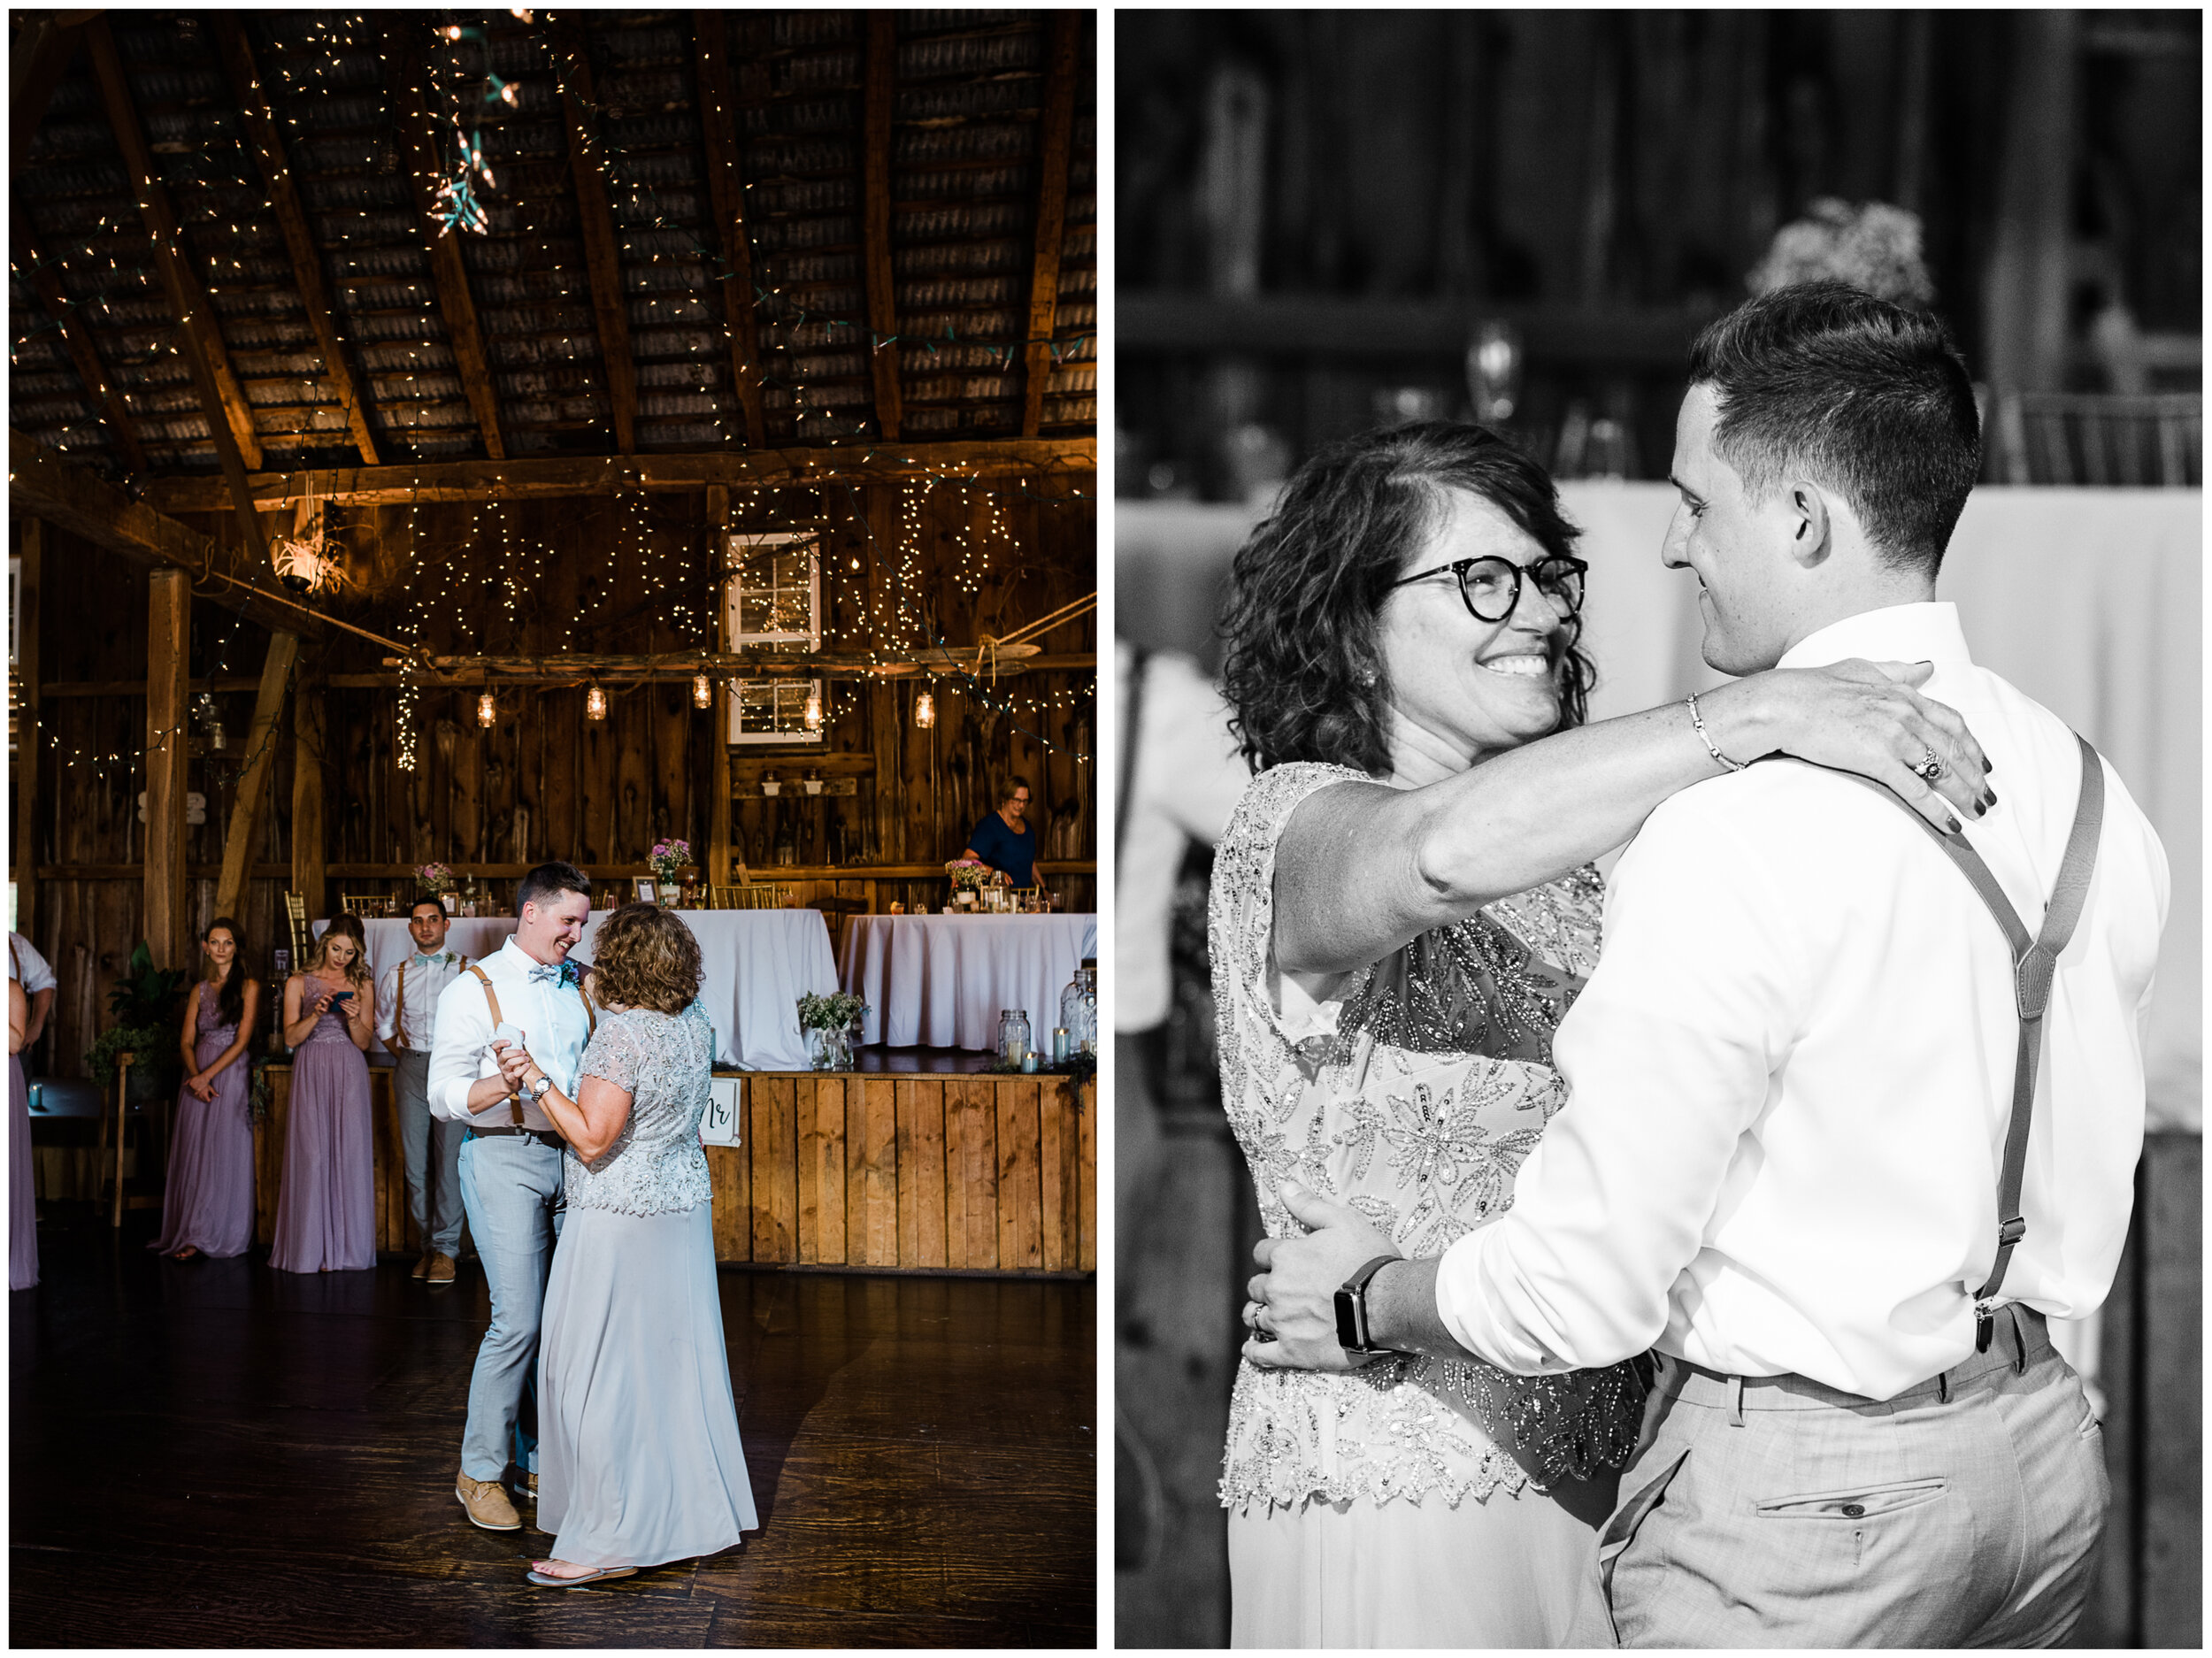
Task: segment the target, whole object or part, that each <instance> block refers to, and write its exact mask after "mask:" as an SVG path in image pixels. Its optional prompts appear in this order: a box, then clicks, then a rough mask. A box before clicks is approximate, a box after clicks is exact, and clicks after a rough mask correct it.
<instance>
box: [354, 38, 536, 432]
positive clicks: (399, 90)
mask: <svg viewBox="0 0 2212 1658" xmlns="http://www.w3.org/2000/svg"><path fill="white" fill-rule="evenodd" d="M384 58H385V62H386V63H387V64H388V65H390V68H391V92H392V110H393V114H394V117H395V119H396V120H397V122H398V124H399V134H400V148H401V150H402V152H403V163H402V165H404V166H405V167H406V169H407V177H408V179H409V180H410V182H411V183H412V185H413V186H414V190H415V206H416V210H417V211H418V212H419V215H420V217H419V219H418V220H417V226H418V232H419V234H421V235H422V236H423V237H424V239H425V243H426V251H427V252H428V254H429V256H430V277H431V282H432V284H433V286H434V287H435V288H436V289H437V294H438V309H439V311H441V312H442V313H443V315H444V317H445V326H446V338H447V340H448V342H449V343H450V344H451V346H452V348H453V359H454V361H455V363H456V364H457V365H459V368H460V371H461V385H462V388H463V389H465V391H466V392H467V393H468V400H469V407H470V409H471V410H472V411H474V412H475V415H476V429H477V431H478V432H479V433H480V434H482V437H483V440H484V452H485V453H486V454H487V455H489V456H490V457H492V459H494V460H495V461H499V460H504V459H506V458H507V445H506V442H505V441H504V440H503V438H502V437H501V436H500V432H499V399H498V397H497V395H495V392H494V389H493V386H492V371H491V361H490V359H489V358H488V357H486V355H485V353H484V334H483V330H482V329H481V328H480V327H479V326H478V325H477V320H476V302H475V301H474V300H473V299H472V298H470V296H469V278H468V267H467V265H465V264H464V263H463V261H462V258H461V249H460V245H459V243H458V242H456V241H455V240H454V237H453V234H451V233H447V234H442V235H441V234H435V233H434V232H433V231H432V230H431V229H430V227H429V221H430V220H431V219H433V218H434V216H435V215H436V212H437V206H438V186H437V182H436V181H437V179H438V177H439V168H438V160H437V152H436V151H435V150H434V148H433V147H432V144H431V141H430V122H429V118H428V116H427V114H426V111H425V110H424V108H423V102H422V83H423V58H422V52H421V50H420V49H419V47H418V46H417V45H416V44H415V42H413V40H412V38H411V35H409V34H408V31H407V27H406V25H405V24H404V23H402V22H393V23H389V24H388V25H387V26H386V32H385V53H384Z"/></svg>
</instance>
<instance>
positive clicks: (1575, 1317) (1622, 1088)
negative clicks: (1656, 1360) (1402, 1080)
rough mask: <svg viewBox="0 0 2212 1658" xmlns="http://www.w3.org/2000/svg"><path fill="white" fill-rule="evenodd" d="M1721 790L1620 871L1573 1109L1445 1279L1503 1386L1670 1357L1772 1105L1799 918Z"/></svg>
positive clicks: (1798, 973)
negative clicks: (1700, 1262) (1693, 1274)
mask: <svg viewBox="0 0 2212 1658" xmlns="http://www.w3.org/2000/svg"><path fill="white" fill-rule="evenodd" d="M1725 784H1726V779H1720V780H1717V782H1716V783H1714V784H1710V785H1706V786H1703V787H1701V788H1700V789H1698V790H1693V791H1690V792H1688V793H1687V794H1683V795H1678V796H1677V797H1676V800H1675V801H1673V802H1668V804H1667V805H1664V806H1662V807H1661V808H1660V809H1659V810H1658V811H1657V812H1655V813H1654V814H1653V816H1652V817H1651V818H1650V819H1649V820H1648V822H1647V824H1646V825H1645V827H1644V829H1643V831H1642V832H1641V833H1640V834H1639V835H1638V837H1637V839H1636V840H1635V841H1634V842H1633V843H1632V845H1631V846H1630V848H1629V849H1628V851H1627V852H1626V853H1625V854H1624V856H1623V857H1622V859H1621V862H1620V864H1619V867H1618V869H1617V871H1616V873H1615V875H1614V879H1613V882H1612V884H1611V887H1610V891H1609V895H1608V898H1607V902H1606V911H1605V948H1604V954H1603V956H1602V957H1601V961H1600V963H1599V965H1598V968H1597V970H1596V971H1595V972H1594V974H1593V975H1592V977H1591V979H1590V981H1589V983H1588V985H1587V986H1586V987H1585V988H1584V990H1583V992H1582V994H1581V996H1580V998H1579V999H1578V1001H1577V1002H1576V1004H1575V1006H1574V1008H1573V1009H1571V1011H1570V1012H1569V1014H1568V1015H1567V1017H1566V1018H1565V1020H1563V1022H1562V1024H1561V1025H1560V1026H1559V1030H1558V1032H1557V1034H1556V1037H1555V1040H1554V1044H1553V1055H1554V1060H1555V1063H1556V1065H1557V1067H1558V1070H1559V1072H1560V1074H1561V1076H1562V1078H1563V1079H1564V1080H1565V1081H1566V1083H1567V1085H1568V1088H1569V1094H1568V1103H1567V1105H1566V1107H1565V1108H1564V1109H1562V1110H1561V1111H1560V1113H1559V1114H1558V1116H1556V1117H1554V1118H1553V1119H1552V1121H1551V1123H1550V1125H1548V1127H1547V1128H1546V1130H1545V1133H1544V1138H1543V1140H1542V1141H1541V1143H1540V1145H1539V1146H1538V1147H1537V1148H1536V1150H1535V1151H1534V1152H1532V1154H1531V1155H1530V1156H1529V1159H1528V1161H1527V1162H1526V1163H1525V1164H1524V1165H1523V1166H1522V1168H1521V1171H1520V1175H1519V1178H1518V1179H1517V1182H1516V1185H1515V1189H1514V1196H1513V1205H1512V1207H1511V1209H1509V1210H1508V1211H1507V1212H1506V1213H1505V1214H1504V1215H1502V1217H1499V1218H1498V1219H1497V1220H1496V1221H1495V1222H1494V1223H1492V1224H1489V1225H1486V1226H1484V1227H1481V1228H1479V1229H1478V1230H1477V1231H1475V1232H1471V1233H1469V1234H1468V1235H1467V1236H1466V1237H1464V1238H1462V1239H1460V1240H1458V1241H1457V1242H1456V1243H1455V1244H1454V1245H1453V1246H1452V1247H1451V1248H1450V1249H1449V1250H1448V1251H1447V1252H1446V1254H1445V1255H1444V1257H1443V1261H1442V1263H1441V1265H1440V1268H1439V1270H1438V1274H1437V1280H1436V1305H1437V1311H1438V1313H1439V1315H1440V1317H1441V1318H1442V1320H1443V1323H1444V1324H1445V1327H1446V1328H1447V1329H1448V1330H1449V1331H1451V1332H1452V1333H1453V1335H1454V1336H1455V1338H1456V1339H1458V1341H1459V1342H1460V1343H1461V1345H1462V1346H1463V1347H1466V1348H1468V1349H1469V1350H1470V1351H1471V1352H1474V1353H1477V1354H1479V1355H1481V1356H1482V1357H1484V1358H1486V1359H1487V1360H1489V1361H1490V1362H1493V1363H1494V1364H1496V1365H1498V1366H1499V1367H1500V1368H1502V1369H1503V1370H1509V1371H1513V1372H1516V1373H1518V1374H1521V1375H1536V1374H1541V1373H1545V1372H1551V1371H1560V1370H1580V1369H1596V1368H1598V1367H1600V1366H1603V1365H1607V1364H1612V1363H1616V1362H1618V1361H1620V1360H1622V1359H1624V1358H1627V1357H1629V1356H1631V1355H1634V1354H1637V1353H1640V1352H1642V1351H1643V1350H1645V1349H1646V1348H1647V1347H1650V1346H1651V1345H1652V1344H1653V1343H1654V1342H1655V1340H1656V1339H1658V1338H1659V1336H1660V1335H1661V1333H1662V1332H1663V1330H1664V1329H1665V1327H1666V1325H1667V1322H1668V1315H1669V1295H1670V1293H1671V1291H1672V1290H1673V1288H1674V1286H1675V1285H1676V1284H1677V1282H1678V1280H1679V1279H1680V1278H1682V1277H1683V1275H1684V1273H1685V1271H1686V1270H1691V1269H1692V1265H1693V1263H1694V1260H1695V1259H1696V1257H1697V1256H1698V1255H1699V1252H1700V1250H1701V1247H1702V1240H1703V1238H1704V1235H1705V1232H1706V1228H1707V1225H1708V1223H1709V1221H1710V1220H1711V1219H1712V1217H1713V1215H1714V1212H1715V1209H1716V1207H1717V1205H1718V1204H1719V1203H1720V1202H1721V1201H1722V1200H1723V1196H1724V1187H1725V1184H1726V1181H1727V1178H1728V1175H1729V1171H1730V1168H1731V1165H1732V1162H1733V1161H1734V1159H1735V1158H1736V1156H1737V1153H1738V1148H1739V1141H1740V1139H1741V1137H1742V1135H1743V1133H1744V1132H1745V1131H1746V1130H1747V1128H1749V1127H1750V1126H1751V1125H1752V1124H1753V1123H1754V1122H1755V1120H1756V1119H1757V1118H1758V1117H1759V1115H1760V1113H1761V1111H1762V1110H1763V1109H1764V1108H1765V1107H1766V1105H1767V1103H1768V1097H1769V1089H1770V1078H1771V1077H1772V1075H1773V1073H1774V1071H1775V1069H1776V1067H1777V1066H1778V1064H1779V1063H1780V1062H1781V1059H1782V1056H1783V1055H1785V1054H1786V1051H1787V1048H1788V1045H1789V1043H1790V1040H1791V1037H1792V1032H1793V1027H1794V1025H1795V1024H1796V1020H1797V1016H1796V1012H1795V1008H1796V1004H1797V1002H1798V1000H1799V997H1800V995H1801V983H1802V980H1803V972H1802V964H1801V962H1800V961H1799V960H1798V959H1797V957H1798V956H1799V949H1798V948H1797V947H1796V946H1795V945H1794V943H1793V940H1790V939H1789V938H1787V937H1786V935H1785V934H1784V933H1783V931H1782V930H1781V928H1780V927H1779V926H1778V922H1781V921H1783V920H1785V919H1786V916H1787V909H1786V906H1783V905H1780V904H1778V903H1777V902H1775V898H1776V894H1774V893H1773V891H1772V890H1771V889H1770V886H1769V885H1768V884H1767V883H1766V882H1765V881H1764V880H1763V879H1762V877H1763V874H1764V871H1763V867H1762V866H1761V864H1760V862H1759V860H1758V859H1757V858H1756V857H1754V856H1748V854H1749V853H1750V851H1751V848H1749V846H1748V845H1747V844H1746V843H1745V842H1744V841H1742V840H1741V839H1740V837H1739V836H1738V835H1737V834H1736V833H1732V826H1731V825H1730V824H1729V823H1728V822H1727V820H1726V819H1725V818H1724V817H1722V816H1721V815H1720V814H1719V813H1717V812H1716V811H1714V810H1710V807H1711V806H1712V805H1713V804H1714V803H1715V800H1716V799H1717V797H1720V796H1724V795H1725V794H1728V793H1729V791H1728V790H1727V788H1726V787H1725ZM1708 791H1710V794H1708ZM1700 794H1708V798H1707V799H1706V800H1704V801H1701V802H1700V801H1696V800H1695V799H1694V797H1695V796H1697V795H1700ZM1698 806H1703V807H1705V808H1707V810H1696V808H1697V807H1698Z"/></svg>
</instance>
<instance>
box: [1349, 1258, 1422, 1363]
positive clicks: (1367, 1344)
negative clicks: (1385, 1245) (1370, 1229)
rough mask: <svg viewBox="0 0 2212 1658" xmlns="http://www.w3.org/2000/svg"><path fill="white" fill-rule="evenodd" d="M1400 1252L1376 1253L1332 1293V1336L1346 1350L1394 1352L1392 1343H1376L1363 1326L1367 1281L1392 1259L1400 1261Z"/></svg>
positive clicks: (1365, 1322)
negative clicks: (1334, 1316)
mask: <svg viewBox="0 0 2212 1658" xmlns="http://www.w3.org/2000/svg"><path fill="white" fill-rule="evenodd" d="M1404 1259H1405V1257H1404V1256H1403V1255H1377V1256H1376V1257H1375V1258H1374V1259H1373V1260H1372V1261H1370V1262H1369V1263H1367V1264H1366V1265H1365V1266H1363V1267H1362V1268H1361V1269H1360V1270H1358V1271H1356V1272H1355V1273H1353V1274H1352V1276H1351V1277H1350V1278H1347V1279H1345V1280H1344V1284H1343V1286H1342V1287H1341V1288H1340V1289H1339V1290H1338V1291H1337V1293H1336V1340H1337V1345H1338V1346H1339V1347H1342V1348H1343V1349H1344V1350H1345V1351H1346V1352H1347V1353H1394V1352H1395V1351H1397V1349H1396V1348H1394V1347H1382V1346H1379V1345H1378V1344H1377V1343H1376V1342H1375V1341H1374V1340H1373V1339H1371V1336H1370V1333H1369V1332H1368V1328H1367V1285H1368V1281H1369V1280H1370V1279H1371V1278H1373V1277H1374V1276H1375V1274H1376V1273H1378V1272H1379V1271H1381V1270H1383V1268H1385V1267H1386V1266H1388V1265H1389V1264H1390V1263H1392V1262H1393V1261H1402V1260H1404Z"/></svg>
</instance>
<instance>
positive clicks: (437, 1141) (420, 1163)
mask: <svg viewBox="0 0 2212 1658" xmlns="http://www.w3.org/2000/svg"><path fill="white" fill-rule="evenodd" d="M392 1093H393V1094H394V1095H395V1096H396V1097H397V1099H398V1101H399V1151H400V1157H401V1160H402V1161H403V1163H404V1164H405V1166H406V1170H407V1208H408V1211H409V1213H411V1215H413V1216H414V1217H415V1236H416V1237H418V1238H419V1239H420V1240H422V1246H423V1247H424V1248H425V1249H428V1250H434V1251H436V1252H437V1253H438V1254H439V1255H444V1256H447V1257H448V1258H449V1259H450V1258H451V1257H452V1256H454V1255H458V1254H459V1253H460V1249H461V1219H462V1213H463V1206H462V1203H461V1141H462V1140H464V1139H465V1138H466V1137H467V1135H468V1125H467V1124H465V1123H449V1122H448V1121H446V1120H445V1118H443V1117H432V1116H431V1115H430V1055H427V1054H395V1055H392Z"/></svg>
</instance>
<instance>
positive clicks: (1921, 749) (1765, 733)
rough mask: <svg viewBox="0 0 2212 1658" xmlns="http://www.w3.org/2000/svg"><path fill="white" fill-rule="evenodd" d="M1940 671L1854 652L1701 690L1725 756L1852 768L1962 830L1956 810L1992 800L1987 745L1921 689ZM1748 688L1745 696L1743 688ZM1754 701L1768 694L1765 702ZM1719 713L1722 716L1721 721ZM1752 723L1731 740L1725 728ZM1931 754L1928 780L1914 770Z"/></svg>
mask: <svg viewBox="0 0 2212 1658" xmlns="http://www.w3.org/2000/svg"><path fill="white" fill-rule="evenodd" d="M1933 672H1935V670H1934V668H1933V666H1932V664H1928V663H1924V662H1866V661H1863V660H1861V659H1859V658H1856V657H1854V658H1852V659H1850V660H1848V661H1845V662H1839V663H1836V664H1832V666H1829V667H1824V668H1778V669H1774V670H1771V671H1770V672H1765V673H1762V674H1757V675H1755V676H1754V677H1753V678H1751V679H1745V680H1742V681H1740V683H1738V684H1736V685H1732V686H1724V687H1722V688H1720V689H1719V690H1717V691H1711V692H1703V693H1701V694H1700V695H1699V698H1698V702H1699V707H1700V710H1701V712H1702V713H1703V715H1704V717H1705V721H1706V728H1707V730H1708V731H1709V732H1711V733H1713V738H1714V741H1715V742H1716V743H1717V745H1718V746H1719V748H1720V750H1721V752H1722V753H1724V754H1725V755H1727V756H1729V757H1730V758H1731V759H1735V760H1746V761H1747V760H1750V759H1753V758H1755V757H1756V756H1759V755H1763V754H1787V755H1793V756H1796V757H1797V758H1798V759H1800V760H1809V761H1811V762H1812V763H1813V764H1816V765H1824V766H1829V767H1832V768H1833V769H1834V770H1836V771H1855V772H1857V773H1858V774H1859V775H1860V776H1861V777H1866V778H1871V779H1873V780H1874V781H1876V782H1877V783H1879V784H1881V785H1882V786H1883V787H1885V788H1887V789H1889V790H1890V791H1892V792H1893V794H1896V795H1897V796H1898V797H1899V798H1901V800H1903V801H1904V802H1905V803H1906V804H1907V805H1909V806H1910V807H1911V808H1912V809H1913V810H1915V811H1916V812H1918V813H1919V814H1920V815H1921V816H1922V817H1925V818H1926V819H1927V820H1928V821H1929V822H1930V823H1932V824H1933V825H1935V826H1936V827H1937V828H1939V829H1943V830H1955V829H1956V828H1957V827H1958V823H1957V820H1956V819H1955V817H1953V816H1952V814H1953V812H1954V811H1957V812H1960V813H1962V814H1964V815H1965V816H1966V817H1970V818H1972V817H1980V816H1981V815H1982V814H1983V813H1984V812H1985V811H1987V810H1989V808H1990V807H1991V806H1992V805H1993V804H1995V802H1996V798H1997V797H1996V795H1995V794H1994V793H1993V791H1992V790H1991V788H1990V787H1989V783H1988V773H1989V763H1988V760H1987V759H1986V757H1985V756H1984V755H1983V753H1982V746H1981V744H1979V743H1978V742H1977V741H1974V733H1972V732H1970V731H1969V730H1968V729H1967V726H1966V722H1965V720H1963V719H1962V718H1960V717H1959V714H1958V712H1957V710H1955V709H1952V708H1948V707H1946V706H1945V705H1944V704H1943V703H1941V702H1932V701H1931V700H1929V699H1928V698H1927V697H1924V696H1923V695H1920V694H1919V692H1918V691H1917V690H1916V689H1915V688H1914V687H1916V686H1922V685H1925V684H1926V683H1927V682H1928V678H1929V676H1930V675H1931V674H1932V673H1933ZM1739 692H1740V693H1743V694H1745V695H1743V696H1742V697H1741V699H1740V701H1739V699H1738V697H1737V694H1738V693H1739ZM1754 698H1757V699H1761V700H1762V701H1763V703H1764V706H1763V708H1761V707H1759V706H1758V705H1757V704H1756V703H1755V702H1754ZM1716 710H1718V714H1719V718H1718V720H1717V719H1716ZM1737 718H1747V719H1748V720H1749V721H1750V722H1751V724H1750V725H1749V727H1748V728H1747V731H1746V732H1745V733H1743V734H1740V735H1737V741H1740V742H1741V743H1742V744H1743V748H1742V749H1737V748H1730V747H1729V745H1728V741H1727V736H1728V735H1734V734H1736V733H1733V732H1728V733H1725V734H1724V727H1725V726H1727V725H1732V722H1733V721H1734V720H1735V719H1737ZM1931 753H1932V754H1933V755H1934V756H1935V757H1936V758H1937V759H1938V760H1939V761H1940V762H1941V763H1942V767H1943V769H1942V771H1940V772H1939V773H1938V774H1937V776H1936V779H1935V781H1934V782H1933V783H1932V784H1931V783H1929V782H1927V781H1926V780H1925V779H1923V778H1921V777H1920V776H1919V775H1918V774H1917V773H1916V772H1915V771H1914V770H1913V768H1914V767H1916V766H1917V765H1920V764H1923V763H1924V761H1925V760H1926V758H1927V756H1929V755H1930V754H1931Z"/></svg>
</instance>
